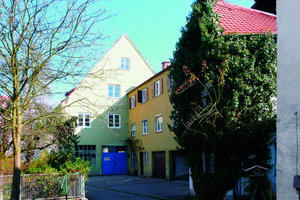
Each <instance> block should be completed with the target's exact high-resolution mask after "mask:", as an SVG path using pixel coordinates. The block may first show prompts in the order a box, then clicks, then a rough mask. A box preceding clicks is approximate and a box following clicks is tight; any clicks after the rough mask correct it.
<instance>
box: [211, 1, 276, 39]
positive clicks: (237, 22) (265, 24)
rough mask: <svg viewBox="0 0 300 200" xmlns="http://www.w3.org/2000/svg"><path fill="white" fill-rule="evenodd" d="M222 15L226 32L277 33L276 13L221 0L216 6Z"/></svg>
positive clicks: (216, 10) (217, 11)
mask: <svg viewBox="0 0 300 200" xmlns="http://www.w3.org/2000/svg"><path fill="white" fill-rule="evenodd" d="M214 10H215V12H216V13H218V14H219V15H220V24H221V26H222V27H223V28H224V30H225V32H224V34H230V33H238V34H248V33H267V32H269V31H272V33H273V34H277V24H276V15H273V14H269V13H266V12H262V11H259V10H254V9H251V8H245V7H241V6H237V5H234V4H231V3H228V2H224V1H223V0H219V1H218V2H217V4H216V6H215V8H214Z"/></svg>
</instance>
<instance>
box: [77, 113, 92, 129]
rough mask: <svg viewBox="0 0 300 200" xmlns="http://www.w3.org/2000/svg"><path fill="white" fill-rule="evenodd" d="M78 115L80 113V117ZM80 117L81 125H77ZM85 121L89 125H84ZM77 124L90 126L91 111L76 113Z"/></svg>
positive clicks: (83, 126) (85, 126) (84, 126)
mask: <svg viewBox="0 0 300 200" xmlns="http://www.w3.org/2000/svg"><path fill="white" fill-rule="evenodd" d="M80 115H82V118H81V117H80ZM80 119H82V125H81V126H80V125H79V123H80ZM86 123H88V124H89V125H86ZM77 126H78V127H80V128H91V113H78V119H77Z"/></svg>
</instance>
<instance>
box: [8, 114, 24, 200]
mask: <svg viewBox="0 0 300 200" xmlns="http://www.w3.org/2000/svg"><path fill="white" fill-rule="evenodd" d="M14 114H15V115H14ZM21 119H22V118H21V116H20V115H19V110H18V109H14V110H13V132H12V134H13V144H14V171H13V180H12V190H11V195H10V200H20V199H21V198H20V197H21V195H20V186H21V135H22V120H21Z"/></svg>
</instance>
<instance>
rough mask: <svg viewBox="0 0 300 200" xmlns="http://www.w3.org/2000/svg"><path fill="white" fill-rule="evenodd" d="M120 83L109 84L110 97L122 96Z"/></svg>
mask: <svg viewBox="0 0 300 200" xmlns="http://www.w3.org/2000/svg"><path fill="white" fill-rule="evenodd" d="M120 91H121V90H120V85H108V97H111V98H120V96H121V95H120V94H121V92H120Z"/></svg>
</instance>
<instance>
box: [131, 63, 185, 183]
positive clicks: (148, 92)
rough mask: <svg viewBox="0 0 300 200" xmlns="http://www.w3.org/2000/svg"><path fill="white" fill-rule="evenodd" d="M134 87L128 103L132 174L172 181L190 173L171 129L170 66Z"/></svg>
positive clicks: (164, 64) (165, 65)
mask: <svg viewBox="0 0 300 200" xmlns="http://www.w3.org/2000/svg"><path fill="white" fill-rule="evenodd" d="M169 64H170V63H168V62H163V70H162V71H161V72H159V73H157V74H156V75H154V76H152V77H151V78H149V79H148V80H146V81H145V82H144V83H142V84H140V85H139V86H137V87H136V88H134V89H133V90H131V91H130V92H129V93H128V94H127V96H128V103H129V139H128V141H129V143H131V144H128V147H129V155H130V156H129V157H130V159H129V162H128V171H129V174H131V175H140V176H141V175H144V176H146V177H159V178H166V179H168V180H172V179H175V178H182V177H187V176H188V167H187V166H186V165H185V162H184V160H183V158H182V157H181V156H180V153H179V151H178V144H177V142H176V141H175V139H174V137H175V135H174V133H173V132H171V131H170V130H169V127H168V125H172V120H171V119H170V115H171V110H172V105H171V104H170V101H169V95H170V89H171V88H170V86H171V81H170V79H169V77H168V69H167V66H168V65H169Z"/></svg>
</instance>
